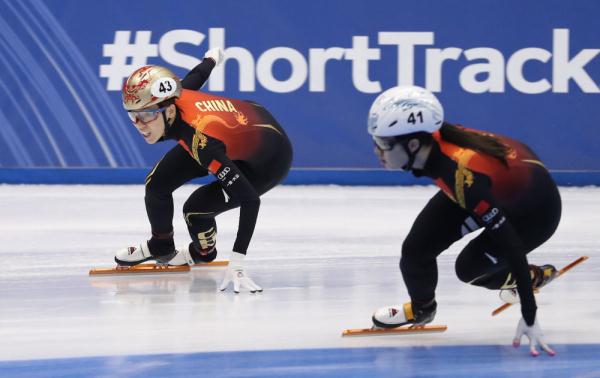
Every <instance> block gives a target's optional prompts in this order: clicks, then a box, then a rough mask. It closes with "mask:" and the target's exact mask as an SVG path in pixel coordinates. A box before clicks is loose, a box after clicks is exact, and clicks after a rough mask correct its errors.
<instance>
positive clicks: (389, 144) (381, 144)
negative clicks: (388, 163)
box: [373, 136, 397, 151]
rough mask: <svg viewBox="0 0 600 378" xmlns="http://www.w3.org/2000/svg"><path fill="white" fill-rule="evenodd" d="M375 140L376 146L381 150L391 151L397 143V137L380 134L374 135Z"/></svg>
mask: <svg viewBox="0 0 600 378" xmlns="http://www.w3.org/2000/svg"><path fill="white" fill-rule="evenodd" d="M373 142H375V146H376V147H377V148H379V149H380V150H381V151H390V150H391V149H392V148H394V145H395V144H396V143H397V141H396V137H378V136H373Z"/></svg>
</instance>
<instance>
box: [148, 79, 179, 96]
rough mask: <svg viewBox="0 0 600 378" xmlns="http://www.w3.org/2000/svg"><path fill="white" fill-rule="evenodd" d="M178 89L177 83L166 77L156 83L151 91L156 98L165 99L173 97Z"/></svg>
mask: <svg viewBox="0 0 600 378" xmlns="http://www.w3.org/2000/svg"><path fill="white" fill-rule="evenodd" d="M176 89H177V83H175V80H173V79H172V78H170V77H165V78H163V79H161V80H157V81H156V82H154V83H153V84H152V88H150V91H151V92H152V95H153V96H154V97H158V98H164V97H168V96H170V95H172V94H173V92H175V90H176Z"/></svg>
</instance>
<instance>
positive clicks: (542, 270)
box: [500, 264, 558, 304]
mask: <svg viewBox="0 0 600 378" xmlns="http://www.w3.org/2000/svg"><path fill="white" fill-rule="evenodd" d="M529 270H530V272H531V281H532V283H533V291H534V293H537V292H538V290H539V289H541V288H542V287H544V286H546V285H547V284H549V283H550V282H551V281H552V280H554V279H555V278H556V276H557V275H558V271H557V270H556V268H555V267H554V266H553V265H550V264H546V265H540V266H537V265H529ZM515 285H516V284H515ZM500 299H502V301H504V302H505V303H510V304H515V303H519V302H520V301H521V299H520V298H519V292H518V291H517V288H516V287H514V288H508V289H502V290H500Z"/></svg>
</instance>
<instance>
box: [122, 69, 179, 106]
mask: <svg viewBox="0 0 600 378" xmlns="http://www.w3.org/2000/svg"><path fill="white" fill-rule="evenodd" d="M180 95H181V80H179V78H178V77H177V76H176V75H175V74H174V73H173V72H172V71H171V70H169V69H168V68H165V67H160V66H144V67H142V68H139V69H137V70H135V71H134V72H133V73H132V74H131V75H130V76H129V78H128V79H127V81H126V82H125V84H124V85H123V107H124V108H125V109H126V110H127V111H132V110H141V109H146V108H148V107H150V106H152V105H156V104H159V103H161V102H163V101H166V100H168V99H171V98H177V97H179V96H180Z"/></svg>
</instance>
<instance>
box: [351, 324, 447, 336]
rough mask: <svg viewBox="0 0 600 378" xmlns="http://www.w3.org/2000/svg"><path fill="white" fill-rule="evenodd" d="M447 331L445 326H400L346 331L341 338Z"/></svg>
mask: <svg viewBox="0 0 600 378" xmlns="http://www.w3.org/2000/svg"><path fill="white" fill-rule="evenodd" d="M447 329H448V326H445V325H422V326H402V327H397V328H357V329H346V330H344V332H342V336H385V335H407V334H415V333H436V332H444V331H446V330H447Z"/></svg>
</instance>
